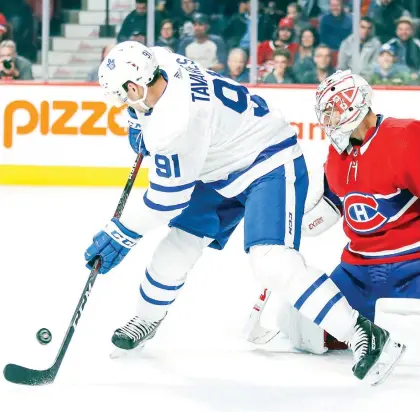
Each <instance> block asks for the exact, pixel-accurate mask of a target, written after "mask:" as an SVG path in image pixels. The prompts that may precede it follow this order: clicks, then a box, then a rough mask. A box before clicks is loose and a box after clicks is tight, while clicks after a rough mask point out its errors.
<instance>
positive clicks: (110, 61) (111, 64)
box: [106, 59, 115, 70]
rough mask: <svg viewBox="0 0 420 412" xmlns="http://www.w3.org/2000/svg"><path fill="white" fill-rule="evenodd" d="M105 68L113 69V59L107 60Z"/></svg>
mask: <svg viewBox="0 0 420 412" xmlns="http://www.w3.org/2000/svg"><path fill="white" fill-rule="evenodd" d="M106 65H107V67H108V69H109V70H113V69H115V59H108V62H107V64H106Z"/></svg>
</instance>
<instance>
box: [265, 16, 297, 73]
mask: <svg viewBox="0 0 420 412" xmlns="http://www.w3.org/2000/svg"><path fill="white" fill-rule="evenodd" d="M293 28H294V25H293V20H292V19H290V18H289V17H285V18H283V19H281V20H280V23H279V28H278V30H277V32H276V37H275V39H274V40H270V41H265V42H262V43H261V44H260V45H259V46H258V65H259V66H263V67H262V70H263V72H264V71H265V72H266V73H271V71H272V70H273V56H274V52H275V50H277V49H287V50H289V52H290V59H289V64H292V63H293V60H294V56H295V53H296V52H297V50H298V48H299V45H298V44H297V43H295V42H292V37H293V33H294V31H293Z"/></svg>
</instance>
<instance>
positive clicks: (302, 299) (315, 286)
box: [294, 273, 328, 310]
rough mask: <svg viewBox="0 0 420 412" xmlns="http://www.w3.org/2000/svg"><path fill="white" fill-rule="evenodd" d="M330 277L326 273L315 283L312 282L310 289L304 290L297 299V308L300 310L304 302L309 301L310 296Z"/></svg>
mask: <svg viewBox="0 0 420 412" xmlns="http://www.w3.org/2000/svg"><path fill="white" fill-rule="evenodd" d="M327 279H328V276H327V275H326V274H325V273H324V274H323V275H322V276H320V277H319V278H318V279H317V280H316V281H315V282H314V283H312V285H311V286H309V288H308V289H306V290H305V292H303V294H302V295H301V297H300V298H299V299H298V300H297V301H296V303H295V305H294V306H295V308H296V309H297V310H299V309H300V308H301V307H302V306H303V304H304V303H305V302H306V301H307V299H308V298H309V296H311V295H312V293H314V292H315V291H316V290H317V289H318V288H319V287H320V286H321V285H322V284H323V283H324V282H325V281H326V280H327Z"/></svg>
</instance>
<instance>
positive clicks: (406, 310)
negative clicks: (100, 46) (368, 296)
mask: <svg viewBox="0 0 420 412" xmlns="http://www.w3.org/2000/svg"><path fill="white" fill-rule="evenodd" d="M375 323H376V324H377V325H378V326H380V327H382V328H384V329H386V330H388V331H389V332H390V333H391V335H393V337H394V338H395V339H396V340H398V341H400V342H402V343H404V344H405V345H406V346H407V355H406V359H407V360H408V361H409V362H410V361H411V362H415V363H419V362H420V299H409V298H381V299H378V300H377V302H376V313H375Z"/></svg>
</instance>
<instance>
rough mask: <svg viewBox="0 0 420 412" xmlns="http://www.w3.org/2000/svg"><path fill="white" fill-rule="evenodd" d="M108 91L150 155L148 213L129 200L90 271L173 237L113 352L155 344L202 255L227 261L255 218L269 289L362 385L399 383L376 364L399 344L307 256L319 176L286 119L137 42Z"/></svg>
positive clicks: (261, 271) (134, 139)
mask: <svg viewBox="0 0 420 412" xmlns="http://www.w3.org/2000/svg"><path fill="white" fill-rule="evenodd" d="M99 82H100V85H101V86H102V87H103V89H104V91H105V93H106V94H107V95H108V97H110V98H112V99H113V100H114V101H116V102H118V103H120V104H124V103H127V104H128V105H129V109H128V111H129V115H130V122H129V126H130V135H129V138H130V143H131V145H132V147H133V149H134V150H135V151H136V152H139V151H144V152H145V153H147V154H149V155H150V158H151V166H150V169H149V180H150V184H149V187H148V189H147V191H146V193H145V195H144V198H143V201H142V202H140V203H138V202H135V201H134V200H133V199H134V198H129V200H128V202H127V205H126V208H125V209H124V212H123V214H122V216H121V218H120V219H115V218H114V219H112V221H111V222H110V223H108V225H107V226H106V227H105V229H104V230H102V231H101V232H99V233H98V234H97V235H96V236H95V237H94V241H93V244H92V245H91V246H90V247H89V248H88V249H87V251H86V253H85V258H86V260H87V261H88V263H87V266H88V267H89V268H91V267H92V262H93V261H94V259H95V258H96V257H100V259H101V266H100V271H99V272H100V273H107V272H108V271H109V270H111V269H112V268H113V267H115V266H116V265H117V264H119V263H120V262H121V261H122V259H123V258H124V257H125V256H126V255H127V253H128V252H129V251H130V250H131V248H132V247H133V246H134V245H135V244H136V243H138V242H139V241H140V239H141V238H142V237H143V236H144V235H146V233H147V232H148V231H150V230H151V229H154V228H156V227H158V226H160V225H169V226H170V228H171V230H170V232H169V234H168V235H167V236H166V237H165V238H164V239H163V240H162V241H161V243H160V244H159V246H158V247H157V249H156V250H155V252H154V255H153V258H152V261H151V262H150V264H149V265H148V266H147V268H146V276H145V278H144V280H143V281H142V282H141V285H140V291H139V297H138V302H137V309H136V313H135V314H134V317H133V318H132V319H131V320H130V321H129V322H127V324H126V325H124V326H122V327H121V328H119V329H117V330H116V331H115V333H114V335H113V337H112V341H113V343H114V345H116V346H117V347H119V348H122V349H127V350H129V349H133V348H135V347H137V346H138V345H140V344H143V343H144V342H145V341H146V340H149V339H150V338H152V337H153V336H154V334H155V333H156V330H157V328H158V326H159V325H160V323H161V321H162V319H163V318H164V317H165V315H166V313H167V311H168V310H169V308H170V306H171V304H172V303H173V302H174V301H175V299H176V298H177V295H178V294H179V292H180V291H181V290H182V287H183V285H184V282H185V281H186V277H187V274H188V272H189V271H190V269H191V268H192V267H193V265H194V264H195V263H196V261H197V260H198V259H199V257H200V256H201V254H202V251H203V249H204V248H206V247H207V246H210V247H213V248H216V249H223V247H224V246H225V244H226V242H227V241H228V239H229V237H230V235H231V234H232V232H233V231H234V229H235V228H236V226H237V224H238V223H239V221H240V220H241V219H242V218H243V217H244V228H245V234H244V243H245V244H244V247H245V251H246V252H248V253H249V256H250V262H251V266H252V269H253V272H254V273H255V276H256V277H257V278H258V279H259V280H260V282H261V283H262V285H264V286H265V287H268V288H270V289H272V290H275V291H277V292H279V293H282V294H283V295H284V296H285V297H286V298H287V299H288V300H289V302H290V303H291V304H292V305H295V307H297V308H298V309H299V310H300V311H301V312H302V314H303V315H304V316H306V317H308V318H309V319H310V320H312V321H313V322H315V323H316V324H318V325H320V326H321V327H322V328H323V329H325V330H327V331H328V332H329V333H330V334H331V335H332V336H335V337H336V338H337V339H339V340H341V341H350V343H351V345H352V347H353V348H354V351H355V354H356V355H357V356H356V363H355V365H354V368H353V371H354V374H355V375H356V376H357V377H358V378H360V379H363V378H364V377H365V376H366V375H367V374H368V373H369V374H370V375H372V374H373V375H374V376H376V378H377V376H378V373H379V372H380V373H381V374H382V376H384V375H385V374H387V373H389V372H390V370H391V369H392V366H393V363H392V362H388V363H387V364H386V365H385V367H381V368H380V367H379V364H380V363H379V362H377V361H378V359H379V357H380V355H381V351H382V348H383V345H384V344H385V342H386V341H387V340H388V336H389V335H388V333H387V332H386V331H384V330H382V329H380V328H378V327H377V326H375V325H373V324H372V323H371V322H369V321H367V320H364V319H361V317H359V316H358V313H357V312H356V311H354V310H353V309H352V308H351V307H350V306H349V304H348V303H347V301H346V299H345V298H344V297H343V295H342V294H341V293H340V291H339V290H338V289H337V287H336V286H335V284H334V283H333V282H332V281H331V280H329V278H328V277H327V276H325V275H324V274H323V273H322V272H319V271H317V270H315V269H312V268H310V267H307V266H306V265H305V262H304V259H303V258H302V256H301V255H300V253H299V245H300V235H301V233H300V232H301V229H300V228H301V223H302V216H303V213H304V204H305V198H306V194H307V187H308V175H307V170H306V165H305V160H304V158H303V155H302V152H301V149H300V147H299V144H298V142H297V138H296V134H295V132H294V129H293V128H292V127H291V126H290V124H289V123H287V122H286V121H285V120H284V118H283V116H282V115H281V113H279V112H278V111H275V110H273V109H272V108H271V107H270V105H269V104H268V103H267V102H266V101H265V100H264V99H262V98H261V97H259V96H257V95H251V94H250V92H249V91H248V89H247V88H246V87H245V86H243V85H240V84H238V83H236V82H234V81H232V80H229V79H226V78H224V77H222V76H220V75H219V74H217V73H214V72H210V71H206V70H205V69H203V68H202V67H200V66H199V65H198V64H196V63H195V62H193V61H191V60H189V59H186V58H185V57H183V56H179V55H176V54H173V53H170V52H168V51H167V50H166V49H163V48H151V49H149V48H147V47H145V46H143V45H141V44H139V43H136V42H124V43H121V44H119V45H117V46H115V48H114V49H113V50H112V51H111V52H110V53H109V55H108V56H107V58H106V59H105V60H104V62H103V63H102V64H101V66H100V68H99ZM362 332H363V333H362ZM366 337H367V338H368V345H366V344H365V340H366ZM372 341H376V345H372V344H371V342H372ZM381 365H382V364H381ZM382 366H383V365H382Z"/></svg>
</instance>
